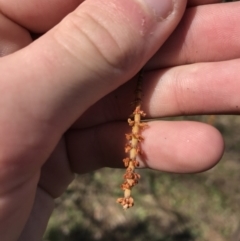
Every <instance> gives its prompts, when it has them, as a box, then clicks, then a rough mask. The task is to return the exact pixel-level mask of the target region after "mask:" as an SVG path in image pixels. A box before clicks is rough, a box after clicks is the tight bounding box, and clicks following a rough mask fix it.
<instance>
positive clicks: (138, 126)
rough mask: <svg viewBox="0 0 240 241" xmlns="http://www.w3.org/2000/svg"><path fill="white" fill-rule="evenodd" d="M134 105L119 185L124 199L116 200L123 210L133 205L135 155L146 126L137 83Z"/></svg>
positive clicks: (139, 87) (137, 178)
mask: <svg viewBox="0 0 240 241" xmlns="http://www.w3.org/2000/svg"><path fill="white" fill-rule="evenodd" d="M140 77H141V76H140ZM135 103H136V108H135V110H134V112H133V120H132V119H130V118H129V119H128V123H129V125H130V126H132V133H130V134H126V139H127V140H128V143H127V144H126V146H125V152H126V153H129V157H127V158H124V159H123V162H124V165H125V167H126V168H127V169H126V173H125V174H124V182H123V184H122V185H121V188H122V190H123V191H124V197H122V198H118V199H117V202H118V203H120V204H121V205H122V207H123V208H124V209H128V208H130V207H132V206H133V205H134V200H133V198H132V197H131V189H132V187H134V186H135V185H136V184H137V183H138V181H139V179H140V175H139V174H138V173H136V172H135V169H136V168H137V167H139V162H138V161H137V155H138V154H140V153H141V150H140V146H139V143H140V142H141V141H142V140H143V138H142V136H141V130H142V129H143V128H144V127H145V126H146V124H145V123H141V117H142V116H145V113H144V112H143V111H142V110H141V86H140V83H138V87H137V90H136V101H135Z"/></svg>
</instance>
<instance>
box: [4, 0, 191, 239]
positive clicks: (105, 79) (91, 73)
mask: <svg viewBox="0 0 240 241" xmlns="http://www.w3.org/2000/svg"><path fill="white" fill-rule="evenodd" d="M151 2H152V3H153V2H154V1H150V0H146V3H149V4H150V3H151ZM155 3H157V5H158V6H157V8H155V9H154V8H151V7H149V5H147V4H145V1H141V2H140V1H128V0H124V1H123V0H121V1H119V0H115V1H107V0H106V1H100V0H89V1H85V2H84V3H83V4H81V5H80V7H79V8H78V9H77V10H76V11H75V12H73V13H72V14H70V15H68V17H67V18H65V20H63V21H62V22H61V24H59V25H58V26H56V27H55V28H54V29H52V30H51V31H49V32H48V33H47V34H46V35H44V36H43V37H41V38H40V39H38V40H36V41H35V42H33V43H32V44H31V45H29V46H28V47H26V48H24V49H22V50H20V51H18V52H16V53H13V54H11V55H8V56H6V57H4V58H2V59H1V60H0V72H1V73H2V75H1V80H2V81H1V84H0V90H1V93H2V95H1V99H0V105H1V106H2V107H3V106H4V109H3V108H1V111H0V136H1V138H0V146H1V158H0V183H4V185H0V202H1V203H2V208H3V209H4V210H8V211H7V212H4V213H0V222H1V223H3V225H1V227H0V236H1V237H2V235H1V234H2V233H4V234H5V239H3V240H4V241H5V240H16V239H17V237H18V235H19V234H20V233H21V231H22V227H23V225H24V223H25V222H26V220H27V218H28V215H29V212H30V210H31V207H32V204H33V200H34V195H35V190H36V186H37V182H38V178H39V171H40V168H41V166H42V164H43V163H44V161H45V160H46V159H47V158H48V157H49V155H50V153H51V152H52V151H53V149H54V148H55V146H56V144H57V143H58V141H59V139H60V137H61V135H62V134H63V133H64V132H65V131H66V129H67V128H69V126H70V125H71V124H72V123H73V122H74V121H75V120H76V119H77V117H78V116H79V115H81V114H82V113H83V112H84V111H85V110H86V109H87V108H88V107H89V106H90V105H92V104H93V103H94V102H96V101H97V100H98V99H99V98H101V97H102V96H104V95H106V94H107V93H108V92H110V91H112V90H113V89H115V88H117V87H118V86H119V85H121V84H123V83H124V82H126V81H127V80H128V79H129V78H131V77H132V76H133V75H134V74H135V73H136V72H137V71H138V70H139V69H140V68H141V67H142V66H143V65H144V64H145V62H146V61H147V60H148V59H149V58H150V57H151V56H152V55H153V54H154V52H155V51H156V50H157V49H158V48H159V46H160V45H161V44H162V43H163V42H164V41H165V40H166V38H167V37H168V36H169V35H170V33H171V32H172V31H173V29H174V28H175V26H176V25H177V23H178V21H179V20H180V18H181V16H182V14H183V12H184V9H185V4H186V2H185V1H173V2H171V1H169V0H167V1H156V2H155ZM164 3H165V5H164ZM156 9H158V10H156ZM163 19H165V20H164V21H163ZM103 40H104V42H103ZM3 90H4V91H3ZM6 90H8V91H7V93H6ZM3 137H4V138H3ZM12 147H14V152H13V150H12ZM32 179H34V181H31V180H32ZM29 180H30V181H31V182H29ZM19 186H22V189H20V190H19V188H18V187H19ZM19 192H20V194H21V195H20V194H19ZM10 195H11V198H9V196H10ZM19 196H20V198H19ZM6 200H8V201H6ZM3 204H4V205H3ZM26 204H27V205H26ZM13 212H14V216H13V215H8V214H9V213H10V214H11V213H13ZM19 216H20V217H21V219H20V221H21V225H19V223H18V222H19V218H16V217H19ZM12 227H16V228H15V232H12ZM8 237H10V238H8Z"/></svg>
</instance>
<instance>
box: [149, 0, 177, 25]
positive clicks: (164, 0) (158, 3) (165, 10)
mask: <svg viewBox="0 0 240 241" xmlns="http://www.w3.org/2000/svg"><path fill="white" fill-rule="evenodd" d="M144 2H145V3H146V4H147V5H148V7H149V8H150V10H151V11H152V12H153V14H154V15H155V17H156V18H157V20H159V21H160V20H162V19H165V18H167V17H168V16H169V15H170V14H171V12H172V11H173V6H174V3H173V0H144Z"/></svg>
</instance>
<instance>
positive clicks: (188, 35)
mask: <svg viewBox="0 0 240 241" xmlns="http://www.w3.org/2000/svg"><path fill="white" fill-rule="evenodd" d="M239 10H240V2H232V3H225V4H214V5H203V6H198V7H196V8H189V9H187V10H186V12H185V14H184V17H183V19H182V21H181V23H180V24H179V25H178V27H177V29H176V30H175V31H174V33H173V34H172V35H171V37H170V38H169V39H168V40H167V41H166V43H165V44H164V45H163V46H162V48H161V49H160V50H159V51H158V52H157V53H156V55H155V56H154V57H153V58H152V59H151V61H150V63H149V64H148V67H149V68H150V69H156V68H165V67H169V66H177V65H184V64H191V63H197V62H214V61H223V60H230V59H234V58H240V51H239V49H240V34H239V33H240V25H239V22H240V14H239Z"/></svg>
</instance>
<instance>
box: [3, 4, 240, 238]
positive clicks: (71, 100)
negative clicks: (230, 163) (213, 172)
mask: <svg viewBox="0 0 240 241" xmlns="http://www.w3.org/2000/svg"><path fill="white" fill-rule="evenodd" d="M198 2H201V3H205V4H207V3H211V2H218V1H207V0H206V1H196V0H195V1H189V2H188V4H189V5H195V6H196V5H198V4H199V3H198ZM219 2H220V1H219ZM36 3H38V6H37V8H36ZM114 3H115V4H116V5H117V6H118V9H120V12H119V14H114V21H112V18H113V16H112V15H111V12H112V10H113V9H112V8H113V5H112V4H109V1H107V0H105V1H104V0H101V1H100V0H99V1H98V0H88V1H86V2H85V3H84V4H81V1H78V0H72V1H65V2H64V1H57V0H52V1H46V2H44V1H42V2H41V5H39V1H37V0H25V1H23V0H21V1H20V0H19V1H14V2H13V1H7V0H0V10H1V13H3V14H4V15H5V16H4V15H1V17H0V36H1V37H2V36H4V37H5V38H1V39H0V53H1V55H4V56H5V57H3V58H1V59H0V73H1V75H0V93H1V97H0V106H1V108H0V224H1V225H0V237H1V241H15V240H24V241H25V240H33V241H35V240H41V237H42V235H43V232H44V230H45V227H46V225H47V220H48V218H49V216H50V215H51V212H52V210H53V203H54V198H56V197H58V196H60V195H61V194H62V193H63V192H64V190H65V189H66V187H67V186H68V184H69V183H70V182H71V181H72V180H73V177H74V173H84V172H88V171H91V170H95V169H98V168H100V167H104V166H111V167H120V166H123V163H122V159H123V157H124V153H123V149H124V143H125V136H124V134H125V133H128V132H129V129H128V128H129V127H128V125H127V124H126V119H127V118H128V115H129V113H131V106H130V104H129V103H131V101H132V100H133V98H134V94H133V92H134V88H135V83H136V80H135V79H132V80H130V81H128V80H129V79H131V78H132V77H133V76H134V75H135V74H136V73H137V72H138V70H140V69H141V67H142V66H143V65H146V67H145V68H146V71H145V75H144V80H145V81H144V83H143V89H144V95H145V96H144V101H143V106H142V109H143V110H144V111H145V112H146V113H147V115H148V118H155V117H158V116H178V115H183V114H205V113H216V114H217V113H234V114H238V113H239V111H240V97H239V89H240V81H239V64H240V52H239V49H240V48H239V47H240V46H239V45H240V41H239V40H240V31H239V30H240V29H239V21H240V15H239V10H240V3H239V2H236V3H231V4H218V5H214V6H213V5H202V6H198V7H196V8H192V9H189V10H187V11H186V12H184V11H185V4H186V1H183V0H182V1H176V4H177V5H178V7H177V8H176V9H175V11H176V12H175V14H174V15H172V16H170V17H169V18H168V20H167V21H163V22H161V23H160V25H161V26H160V27H156V24H157V23H155V18H154V17H153V16H152V15H151V14H150V12H148V11H145V10H144V11H143V12H142V13H141V14H142V16H138V14H137V12H138V13H139V11H136V15H134V14H130V13H129V11H128V9H131V8H130V5H133V4H134V7H135V9H136V8H137V9H138V8H139V9H140V5H139V1H138V2H136V3H135V2H134V1H124V0H121V1H120V0H115V1H114ZM49 4H51V7H49ZM80 4H81V5H80ZM124 4H126V5H127V6H124ZM78 5H80V7H78ZM77 7H78V8H77ZM74 9H76V10H75V12H74V13H73V14H71V15H69V16H68V17H67V18H66V19H65V20H64V21H63V22H62V23H60V24H59V25H58V23H59V21H60V20H61V19H62V18H63V17H64V16H65V15H67V14H68V13H70V12H72V11H73V10H74ZM92 9H94V10H95V11H94V16H91V13H92ZM90 10H91V11H90ZM103 12H104V14H103ZM183 14H184V20H183V21H182V22H181V23H180V25H179V27H178V28H177V29H176V30H175V32H174V34H173V35H172V36H171V37H170V39H169V40H167V39H168V37H169V35H170V34H171V33H172V31H174V29H175V27H176V26H177V25H178V23H179V21H180V19H181V17H182V15H183ZM143 16H144V18H145V21H146V23H147V25H146V29H144V31H145V32H144V36H142V35H140V34H139V33H140V32H141V30H142V29H141V24H139V17H141V18H142V17H143ZM93 17H94V18H93ZM109 19H111V21H109V24H108V21H107V20H109ZM103 23H104V24H106V25H104V28H102V27H101V26H102V24H103ZM118 23H121V24H120V25H119V24H118ZM129 23H130V24H129ZM206 23H207V24H206ZM158 24H159V23H158ZM54 26H56V27H55V28H54V29H53V30H51V31H49V32H48V33H46V34H44V35H43V36H42V37H41V38H40V39H38V40H36V41H35V42H34V43H33V44H31V42H32V38H31V36H30V35H29V31H32V32H38V33H40V34H43V33H45V32H47V31H48V30H50V29H52V28H53V27H54ZM106 29H107V31H106ZM92 30H94V31H92ZM96 30H99V31H96ZM101 31H102V32H101ZM110 33H114V34H113V35H111V34H110ZM141 33H142V32H141ZM153 33H154V34H153ZM96 37H101V38H103V39H104V40H105V42H107V46H108V47H106V46H105V47H106V48H105V47H104V45H99V41H98V39H96ZM115 37H117V38H116V39H115ZM3 39H4V41H3ZM90 40H91V41H90ZM166 40H167V42H166V43H165V45H164V48H162V49H160V50H159V51H158V49H159V48H160V47H161V45H162V44H163V43H164V42H165V41H166ZM80 43H81V44H80ZM109 46H110V47H109ZM21 49H22V50H21ZM86 49H87V50H88V51H85V50H86ZM18 50H20V51H18ZM156 52H157V53H156ZM154 53H156V55H155V56H154V57H153V58H152V56H153V55H154ZM189 64H193V65H189ZM167 67H168V68H167ZM151 70H154V71H151ZM160 80H161V81H160ZM127 81H128V82H127ZM125 82H127V83H126V84H125V85H123V86H121V87H120V88H118V87H119V86H120V85H122V84H123V83H125ZM117 88H118V89H117ZM116 89H117V90H116ZM100 99H101V100H100ZM90 106H91V107H90ZM89 107H90V108H89ZM73 123H74V124H73ZM148 125H149V128H147V129H146V130H144V132H143V137H144V139H145V140H144V142H143V143H142V150H143V152H144V156H145V159H144V160H143V161H142V162H141V163H140V165H141V166H142V167H149V168H153V169H157V170H163V171H169V172H178V173H189V172H199V171H204V170H207V169H208V168H210V167H212V166H213V165H215V164H216V163H217V162H218V161H219V160H220V158H221V155H222V153H223V150H224V144H223V139H222V137H221V135H220V133H219V132H218V131H217V130H216V129H214V128H213V127H211V126H208V125H205V124H201V123H196V122H192V123H190V122H167V121H161V122H149V123H148ZM159 147H161V148H159ZM40 170H41V172H40ZM120 182H121V180H120ZM116 188H118V187H116ZM143 195H144V194H143ZM113 205H115V204H113Z"/></svg>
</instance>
